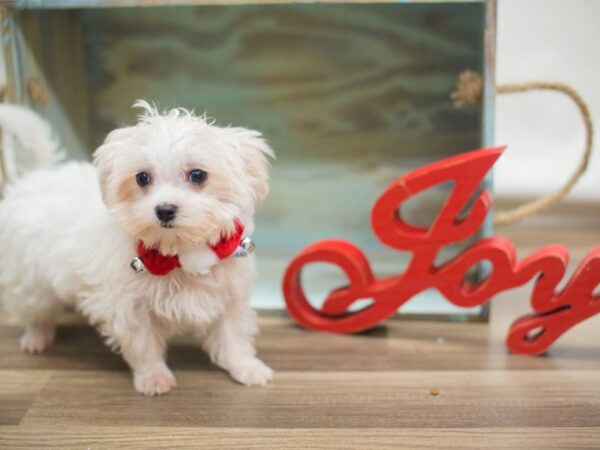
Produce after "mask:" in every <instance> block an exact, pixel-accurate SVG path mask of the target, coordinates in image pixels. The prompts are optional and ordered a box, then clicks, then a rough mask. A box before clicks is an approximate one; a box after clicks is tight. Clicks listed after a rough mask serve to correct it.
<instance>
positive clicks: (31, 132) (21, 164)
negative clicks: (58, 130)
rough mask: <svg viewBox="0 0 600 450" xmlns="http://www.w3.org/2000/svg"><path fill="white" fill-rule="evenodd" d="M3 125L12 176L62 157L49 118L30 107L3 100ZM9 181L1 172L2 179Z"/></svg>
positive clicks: (0, 119) (0, 106) (0, 117)
mask: <svg viewBox="0 0 600 450" xmlns="http://www.w3.org/2000/svg"><path fill="white" fill-rule="evenodd" d="M0 129H2V141H1V142H0V145H1V146H2V152H3V155H4V162H5V164H6V172H7V174H8V176H9V179H14V178H17V177H18V176H20V175H22V174H23V173H24V172H27V171H28V170H31V169H32V168H39V167H48V166H52V165H53V164H55V163H56V162H57V161H58V160H59V159H61V158H62V157H63V151H62V149H60V146H59V143H58V141H57V140H56V138H55V136H54V135H53V133H52V129H51V128H50V125H49V124H48V122H46V121H45V120H44V119H42V118H41V117H40V116H38V115H37V114H36V113H35V112H33V111H32V110H30V109H29V108H25V107H23V106H17V105H8V104H0ZM6 181H7V180H2V174H1V173H0V182H6Z"/></svg>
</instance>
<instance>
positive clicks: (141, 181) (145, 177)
mask: <svg viewBox="0 0 600 450" xmlns="http://www.w3.org/2000/svg"><path fill="white" fill-rule="evenodd" d="M135 181H137V184H138V186H141V187H144V186H146V185H148V184H150V182H151V181H152V177H151V176H150V174H149V173H148V172H140V173H138V174H137V175H136V176H135Z"/></svg>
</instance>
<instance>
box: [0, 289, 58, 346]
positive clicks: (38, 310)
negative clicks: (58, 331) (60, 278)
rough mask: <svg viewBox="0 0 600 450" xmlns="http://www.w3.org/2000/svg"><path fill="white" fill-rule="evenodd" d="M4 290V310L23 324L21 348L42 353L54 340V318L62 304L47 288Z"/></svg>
mask: <svg viewBox="0 0 600 450" xmlns="http://www.w3.org/2000/svg"><path fill="white" fill-rule="evenodd" d="M6 291H7V292H6V295H5V296H4V298H3V300H4V301H3V303H4V307H5V309H6V311H7V312H8V313H9V315H11V316H13V317H15V318H17V319H18V320H19V322H21V323H22V324H24V325H25V333H23V335H22V336H21V340H20V344H21V349H23V350H24V351H25V352H27V353H42V352H43V351H44V350H46V349H47V348H48V347H50V345H52V343H53V342H54V320H55V317H56V315H57V314H58V313H59V311H60V310H61V309H62V304H61V303H60V301H59V300H58V299H57V298H55V297H54V296H53V294H51V293H50V292H49V290H43V291H40V290H20V291H19V292H14V291H13V292H11V291H10V290H9V289H7V290H6Z"/></svg>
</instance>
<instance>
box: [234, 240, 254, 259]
mask: <svg viewBox="0 0 600 450" xmlns="http://www.w3.org/2000/svg"><path fill="white" fill-rule="evenodd" d="M255 249H256V245H254V241H253V240H252V238H251V237H250V236H247V237H245V238H244V239H242V242H240V245H239V246H238V248H237V250H236V251H235V252H234V253H233V255H232V256H234V257H236V258H240V257H244V256H248V255H251V254H252V253H254V250H255Z"/></svg>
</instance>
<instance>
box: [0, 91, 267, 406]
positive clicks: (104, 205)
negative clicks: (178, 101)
mask: <svg viewBox="0 0 600 450" xmlns="http://www.w3.org/2000/svg"><path fill="white" fill-rule="evenodd" d="M134 106H136V107H140V108H142V109H143V114H142V115H141V116H140V117H139V121H138V123H137V124H136V125H135V126H130V127H124V128H119V129H116V130H114V131H112V132H111V133H110V134H109V135H108V137H107V138H106V140H105V142H104V143H103V144H102V145H101V146H100V147H99V148H98V149H97V150H96V152H95V153H94V165H91V164H88V163H83V162H68V163H64V164H61V165H53V166H52V167H38V168H37V169H35V170H32V171H30V172H28V173H26V174H23V175H21V176H18V177H17V179H16V180H14V181H13V183H12V184H9V186H8V188H7V189H6V192H5V198H4V199H3V200H2V201H0V223H1V224H2V226H1V228H0V248H1V249H2V257H1V258H0V296H1V297H2V299H3V303H4V306H5V308H6V309H7V310H8V311H9V313H12V314H13V315H14V316H16V317H17V318H18V319H19V320H20V321H21V322H22V323H23V324H24V325H25V326H26V331H25V333H24V335H23V337H22V338H21V346H22V347H23V349H24V350H25V351H27V352H30V353H36V352H41V351H43V350H44V349H46V348H47V347H48V346H49V345H50V344H51V343H52V341H53V338H54V331H53V318H54V317H55V316H56V314H57V312H58V311H60V310H61V308H63V307H64V306H65V305H73V306H74V307H75V308H76V309H77V310H79V311H80V312H81V313H83V314H84V315H85V316H86V317H87V318H88V319H89V321H90V322H91V323H92V324H93V325H95V326H96V327H97V328H98V330H99V331H100V333H101V334H102V336H104V337H105V338H106V341H107V343H108V344H109V345H110V346H111V347H112V348H113V349H115V350H118V351H119V352H120V353H121V354H122V355H123V358H124V359H125V361H126V362H127V363H128V364H129V366H130V367H131V370H132V372H133V385H134V387H135V389H136V390H137V391H138V392H141V393H143V394H146V395H157V394H164V393H166V392H169V391H170V390H171V389H172V388H173V387H175V385H176V382H175V377H174V376H173V374H172V373H171V371H170V370H169V368H168V367H167V364H166V361H165V353H166V346H167V342H168V341H169V339H170V338H172V337H173V336H174V335H177V334H182V333H192V334H194V335H196V336H199V337H201V338H202V340H203V348H204V349H205V351H206V352H207V353H208V355H209V356H210V359H211V360H212V361H213V362H214V363H215V364H216V365H218V366H219V367H222V368H223V369H225V370H226V371H227V372H229V374H230V375H231V377H233V378H234V379H235V380H236V381H238V382H240V383H242V384H245V385H249V386H250V385H265V384H266V383H267V382H269V381H270V380H271V379H272V377H273V372H272V370H271V369H270V368H269V367H268V366H267V365H265V364H264V363H263V362H262V361H261V360H260V359H258V358H257V357H256V350H255V347H254V336H255V335H256V334H257V331H258V330H257V325H256V316H255V313H254V312H253V310H252V309H251V308H250V305H249V297H250V290H251V287H252V284H253V282H254V280H255V276H256V270H255V260H254V256H253V255H248V256H246V257H237V258H236V257H234V256H235V255H232V253H235V252H236V251H237V252H239V251H240V250H241V249H242V246H241V245H240V244H241V243H242V240H243V239H244V238H247V237H248V236H249V235H250V234H251V233H252V230H253V227H254V225H253V222H252V216H253V214H254V207H255V204H256V203H257V202H259V201H261V200H262V199H264V198H265V196H266V195H267V193H268V168H269V162H268V158H269V157H273V151H272V150H271V149H270V148H269V146H268V145H267V144H266V143H265V141H264V140H263V139H262V138H261V135H260V134H259V133H258V132H256V131H251V130H248V129H244V128H231V127H229V128H221V127H218V126H215V125H214V124H213V123H212V122H210V121H208V120H207V119H206V118H205V117H197V116H194V115H193V113H191V112H189V111H187V110H185V109H182V108H176V109H171V110H169V111H165V112H163V113H161V112H159V111H157V109H156V107H154V106H151V105H149V104H148V103H146V102H144V101H138V102H137V103H136V104H135V105H134ZM3 108H4V107H3ZM12 108H15V107H12ZM15 111H16V110H15ZM19 113H20V114H24V115H23V117H22V119H23V120H22V121H21V122H19V123H17V121H12V122H11V121H8V123H6V122H3V121H2V117H3V116H6V114H4V113H3V111H0V126H2V128H3V131H4V133H5V134H8V135H10V136H13V138H14V140H15V141H24V142H25V143H26V142H29V143H30V144H34V145H38V147H37V148H36V149H35V152H37V153H38V156H39V154H42V156H43V154H45V155H46V156H45V157H38V158H37V159H38V160H40V161H54V160H55V157H54V155H56V154H57V150H56V148H55V146H53V145H51V144H50V143H51V142H52V140H51V139H49V138H48V139H37V140H36V139H31V135H35V134H36V133H39V134H46V135H47V134H48V133H50V131H49V128H48V127H47V126H45V127H41V126H39V125H40V119H39V118H38V117H31V116H33V113H24V112H23V111H20V112H19ZM27 114H29V116H27ZM26 116H27V117H26ZM29 119H30V120H29ZM42 124H43V123H42ZM42 144H43V145H42ZM24 145H25V146H26V147H27V145H26V144H24ZM40 165H43V164H40ZM94 166H95V167H94ZM242 250H243V249H242ZM242 253H244V252H243V251H242ZM130 263H131V267H130ZM132 268H133V269H134V270H132Z"/></svg>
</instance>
